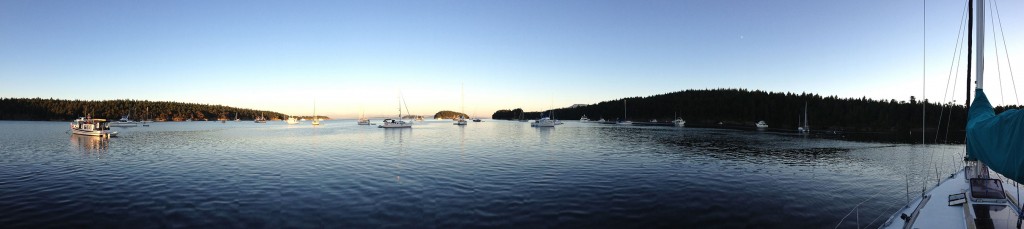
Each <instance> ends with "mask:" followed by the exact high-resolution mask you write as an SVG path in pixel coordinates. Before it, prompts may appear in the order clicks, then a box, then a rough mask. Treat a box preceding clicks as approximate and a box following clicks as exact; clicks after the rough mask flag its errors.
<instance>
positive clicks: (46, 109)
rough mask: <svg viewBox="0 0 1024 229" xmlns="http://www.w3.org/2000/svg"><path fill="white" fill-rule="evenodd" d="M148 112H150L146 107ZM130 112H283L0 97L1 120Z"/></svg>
mask: <svg viewBox="0 0 1024 229" xmlns="http://www.w3.org/2000/svg"><path fill="white" fill-rule="evenodd" d="M147 108H148V109H149V110H148V115H147V110H146V109H147ZM124 115H130V116H131V117H132V119H133V120H143V119H146V120H154V121H185V120H188V119H192V120H196V121H200V120H221V119H224V120H233V119H235V117H236V115H237V117H238V118H239V119H243V120H252V119H254V118H255V117H259V116H261V115H263V116H264V117H266V118H267V119H269V120H279V119H283V118H284V117H285V115H284V114H281V113H277V112H273V111H262V110H255V109H245V108H237V107H229V106H222V105H209V104H197V103H181V102H166V101H148V100H127V99H126V100H101V101H91V100H64V99H52V98H51V99H42V98H0V120H32V121H68V120H73V119H75V118H78V117H84V116H90V117H93V118H105V119H114V120H116V119H120V118H121V116H124Z"/></svg>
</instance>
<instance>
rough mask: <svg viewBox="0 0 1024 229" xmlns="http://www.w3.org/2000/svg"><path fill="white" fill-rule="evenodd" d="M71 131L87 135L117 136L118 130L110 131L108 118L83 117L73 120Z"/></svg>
mask: <svg viewBox="0 0 1024 229" xmlns="http://www.w3.org/2000/svg"><path fill="white" fill-rule="evenodd" d="M71 133H73V134H77V135H85V136H99V137H105V138H109V137H115V136H117V131H110V126H107V120H106V119H94V118H88V117H81V118H78V119H75V120H74V121H72V122H71Z"/></svg>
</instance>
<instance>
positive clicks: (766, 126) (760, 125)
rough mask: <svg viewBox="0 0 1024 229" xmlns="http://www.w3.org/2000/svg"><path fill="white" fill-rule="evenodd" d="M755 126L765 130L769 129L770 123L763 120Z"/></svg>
mask: <svg viewBox="0 0 1024 229" xmlns="http://www.w3.org/2000/svg"><path fill="white" fill-rule="evenodd" d="M754 126H757V128H758V129H764V128H768V123H766V122H764V120H761V121H757V123H756V124H754Z"/></svg>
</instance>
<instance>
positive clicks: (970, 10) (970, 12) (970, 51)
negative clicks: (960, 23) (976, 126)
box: [964, 0, 974, 144]
mask: <svg viewBox="0 0 1024 229" xmlns="http://www.w3.org/2000/svg"><path fill="white" fill-rule="evenodd" d="M971 31H974V0H968V3H967V90H964V91H966V92H967V100H965V101H964V103H965V104H966V106H965V108H966V109H965V111H967V113H968V114H969V113H970V110H971V67H972V66H973V65H972V64H971V58H972V56H974V36H971ZM965 144H966V143H965Z"/></svg>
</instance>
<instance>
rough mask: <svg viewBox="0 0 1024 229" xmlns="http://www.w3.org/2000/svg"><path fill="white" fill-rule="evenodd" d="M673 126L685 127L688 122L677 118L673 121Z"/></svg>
mask: <svg viewBox="0 0 1024 229" xmlns="http://www.w3.org/2000/svg"><path fill="white" fill-rule="evenodd" d="M672 124H675V125H676V126H678V127H685V126H686V120H683V118H676V120H672Z"/></svg>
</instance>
